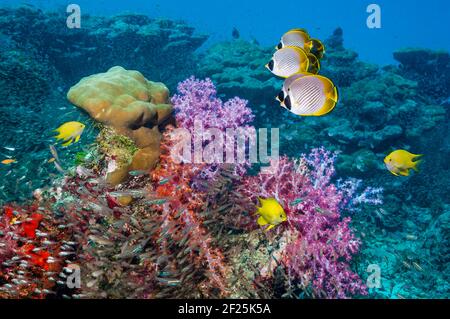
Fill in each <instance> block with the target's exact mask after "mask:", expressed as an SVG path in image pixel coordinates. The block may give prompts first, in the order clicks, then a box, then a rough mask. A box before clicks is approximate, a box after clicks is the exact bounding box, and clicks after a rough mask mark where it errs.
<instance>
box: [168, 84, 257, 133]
mask: <svg viewBox="0 0 450 319" xmlns="http://www.w3.org/2000/svg"><path fill="white" fill-rule="evenodd" d="M247 103H248V102H247V101H246V100H243V99H240V98H238V97H235V98H233V99H230V100H228V101H227V102H225V103H224V102H222V100H220V99H219V98H218V97H217V91H216V87H215V86H214V84H213V83H212V81H211V80H210V79H208V78H207V79H205V80H198V79H196V78H195V77H190V78H189V79H187V80H185V81H183V82H180V83H179V84H178V94H175V95H174V96H173V98H172V104H173V106H174V109H175V112H176V114H175V117H176V120H177V123H178V125H179V126H180V127H183V128H186V129H189V130H191V132H192V130H193V128H194V122H195V121H196V120H199V121H202V123H203V127H204V128H211V127H214V128H218V129H220V130H221V131H225V130H226V129H227V128H239V127H245V126H246V125H248V123H250V122H251V121H253V119H254V115H253V114H252V110H251V109H250V108H248V107H247Z"/></svg>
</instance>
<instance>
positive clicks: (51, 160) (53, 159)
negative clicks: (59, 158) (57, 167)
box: [47, 157, 55, 163]
mask: <svg viewBox="0 0 450 319" xmlns="http://www.w3.org/2000/svg"><path fill="white" fill-rule="evenodd" d="M54 161H55V158H54V157H52V158H51V159H49V160H48V161H47V163H53V162H54Z"/></svg>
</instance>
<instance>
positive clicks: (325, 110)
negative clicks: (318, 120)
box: [312, 98, 336, 116]
mask: <svg viewBox="0 0 450 319" xmlns="http://www.w3.org/2000/svg"><path fill="white" fill-rule="evenodd" d="M335 106H336V102H335V101H333V100H332V99H330V98H328V99H327V100H326V101H325V104H324V105H323V107H322V108H321V109H320V110H318V111H317V112H315V113H313V114H312V115H315V116H322V115H325V114H328V113H330V112H331V111H333V109H334V107H335Z"/></svg>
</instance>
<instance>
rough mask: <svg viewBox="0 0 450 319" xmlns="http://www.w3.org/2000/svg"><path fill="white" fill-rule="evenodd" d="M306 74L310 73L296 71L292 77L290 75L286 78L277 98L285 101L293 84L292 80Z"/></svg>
mask: <svg viewBox="0 0 450 319" xmlns="http://www.w3.org/2000/svg"><path fill="white" fill-rule="evenodd" d="M305 75H308V73H295V74H293V75H291V76H290V77H288V78H287V79H286V80H284V83H283V87H282V88H281V91H280V93H278V95H277V97H276V98H275V99H276V100H277V101H279V102H280V103H281V102H283V101H284V99H285V98H286V96H287V95H288V89H289V87H290V86H291V84H292V82H294V81H295V80H297V79H298V78H301V77H302V76H305Z"/></svg>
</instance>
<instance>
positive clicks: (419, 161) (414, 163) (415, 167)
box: [412, 155, 422, 172]
mask: <svg viewBox="0 0 450 319" xmlns="http://www.w3.org/2000/svg"><path fill="white" fill-rule="evenodd" d="M421 156H422V155H421ZM420 163H422V160H418V161H415V162H412V169H413V170H415V171H416V172H418V171H419V167H418V166H419V164H420Z"/></svg>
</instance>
